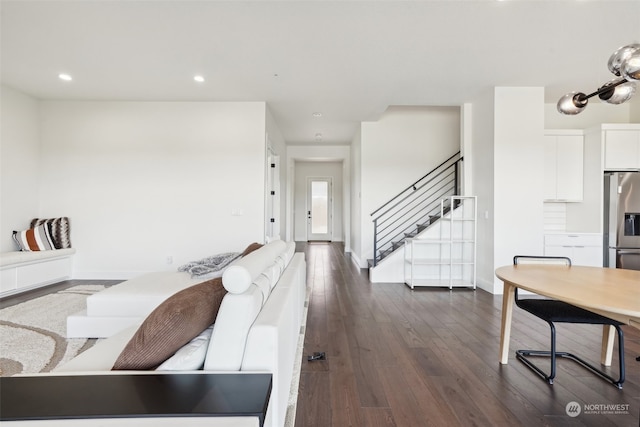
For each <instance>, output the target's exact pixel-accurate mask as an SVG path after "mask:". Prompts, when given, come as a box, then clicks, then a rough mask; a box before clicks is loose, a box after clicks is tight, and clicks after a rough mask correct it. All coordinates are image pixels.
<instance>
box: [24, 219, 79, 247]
mask: <svg viewBox="0 0 640 427" xmlns="http://www.w3.org/2000/svg"><path fill="white" fill-rule="evenodd" d="M43 224H44V225H46V226H48V227H49V230H50V232H51V240H53V244H54V246H55V248H56V249H67V248H70V247H71V237H70V234H71V226H70V224H69V218H68V217H66V216H63V217H59V218H34V219H32V220H31V225H30V227H31V228H34V227H37V226H38V225H43Z"/></svg>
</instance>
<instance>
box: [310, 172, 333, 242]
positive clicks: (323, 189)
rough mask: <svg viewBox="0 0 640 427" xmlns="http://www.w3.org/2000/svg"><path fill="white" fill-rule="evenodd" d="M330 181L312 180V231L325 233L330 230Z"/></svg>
mask: <svg viewBox="0 0 640 427" xmlns="http://www.w3.org/2000/svg"><path fill="white" fill-rule="evenodd" d="M328 206H329V183H328V182H326V181H312V182H311V232H312V233H314V234H324V233H328V232H329V221H328V219H329V218H328V217H329V215H328Z"/></svg>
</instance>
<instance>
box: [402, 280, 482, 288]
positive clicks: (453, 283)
mask: <svg viewBox="0 0 640 427" xmlns="http://www.w3.org/2000/svg"><path fill="white" fill-rule="evenodd" d="M405 284H406V285H407V286H409V287H411V288H414V287H434V288H452V287H453V288H473V289H475V288H476V285H475V284H474V283H472V282H470V281H465V280H462V279H454V280H449V279H417V280H414V281H413V282H412V283H411V282H405Z"/></svg>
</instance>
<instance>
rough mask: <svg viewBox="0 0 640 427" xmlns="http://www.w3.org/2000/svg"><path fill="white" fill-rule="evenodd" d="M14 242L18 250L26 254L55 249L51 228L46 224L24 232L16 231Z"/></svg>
mask: <svg viewBox="0 0 640 427" xmlns="http://www.w3.org/2000/svg"><path fill="white" fill-rule="evenodd" d="M13 240H14V241H15V242H16V244H17V245H18V248H19V249H20V250H21V251H25V252H30V251H48V250H51V249H55V246H54V244H53V241H52V240H51V235H50V234H49V227H47V226H46V225H45V224H42V225H38V226H36V227H34V228H30V229H28V230H24V231H14V232H13Z"/></svg>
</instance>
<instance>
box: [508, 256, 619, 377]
mask: <svg viewBox="0 0 640 427" xmlns="http://www.w3.org/2000/svg"><path fill="white" fill-rule="evenodd" d="M513 263H514V264H515V265H521V264H556V265H564V266H568V267H570V266H571V259H569V258H567V257H555V256H529V255H516V256H514V257H513ZM515 303H516V305H517V306H518V307H520V308H521V309H523V310H525V311H527V312H529V313H531V314H533V315H534V316H536V317H539V318H540V319H542V320H544V321H545V322H547V323H548V324H549V327H550V328H551V350H549V351H547V350H516V358H517V359H518V360H520V361H521V362H522V363H524V364H525V365H526V366H528V367H529V368H530V369H532V370H533V371H534V372H536V373H537V374H538V375H540V376H541V377H542V378H543V379H545V380H546V381H547V382H548V383H549V384H553V379H554V378H555V376H556V358H557V357H563V358H566V359H570V360H573V361H575V362H577V363H578V364H580V365H581V366H583V367H584V368H586V369H587V370H589V371H591V372H592V373H594V374H596V375H598V376H599V377H601V378H602V379H604V380H606V381H608V382H610V383H611V384H613V385H614V386H616V387H618V388H619V389H621V388H622V383H624V379H625V378H624V376H625V371H624V336H623V333H622V329H621V328H620V325H622V323H620V322H618V321H616V320H613V319H609V318H608V317H604V316H601V315H599V314H596V313H592V312H590V311H588V310H585V309H583V308H580V307H576V306H574V305H571V304H569V303H566V302H563V301H557V300H554V299H548V298H519V296H518V288H516V289H515ZM554 323H585V324H592V325H610V326H613V327H614V328H615V329H616V331H617V333H618V354H619V361H620V362H619V367H620V377H619V378H618V379H614V378H613V377H611V376H609V375H607V374H606V373H605V372H604V371H602V370H600V369H598V368H596V367H595V366H593V365H591V364H590V363H588V362H587V361H585V360H583V359H581V358H580V357H578V356H576V355H575V354H572V353H568V352H559V351H557V350H556V327H555V325H554ZM528 356H534V357H549V358H550V359H551V372H550V373H549V374H547V373H545V372H544V371H543V370H542V369H540V368H539V367H538V366H536V365H535V364H534V363H533V362H532V361H531V359H530V358H529V357H528Z"/></svg>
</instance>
